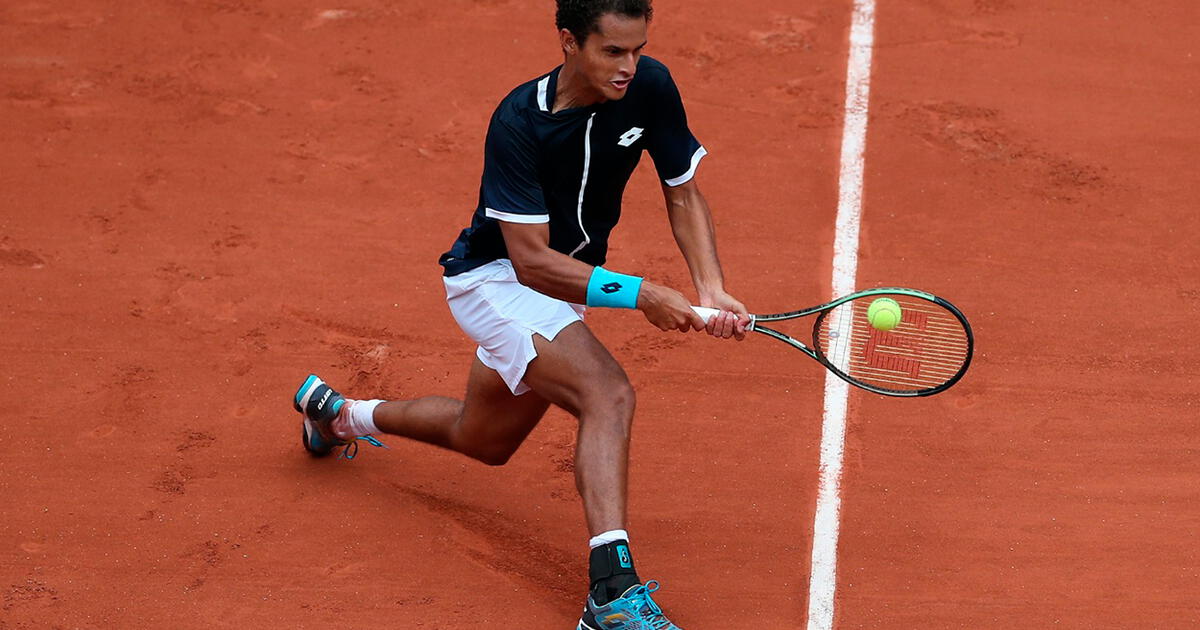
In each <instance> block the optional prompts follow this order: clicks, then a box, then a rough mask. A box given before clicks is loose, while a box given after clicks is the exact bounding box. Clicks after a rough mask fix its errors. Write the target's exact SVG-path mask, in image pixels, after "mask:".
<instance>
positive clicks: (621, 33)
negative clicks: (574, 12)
mask: <svg viewBox="0 0 1200 630" xmlns="http://www.w3.org/2000/svg"><path fill="white" fill-rule="evenodd" d="M599 27H600V30H599V32H596V33H592V34H591V35H589V36H588V38H587V40H585V41H584V44H583V47H582V48H580V47H576V59H577V61H578V63H579V66H578V67H579V70H580V71H581V73H582V74H583V76H584V77H586V78H587V81H588V85H589V87H591V88H592V89H593V90H594V91H596V92H599V94H600V95H601V96H603V97H604V99H605V100H610V101H615V100H620V99H622V98H624V97H625V93H626V91H627V90H628V88H629V84H630V83H631V82H632V81H633V75H634V74H635V73H636V72H637V64H638V59H639V58H640V57H641V56H642V49H643V48H645V47H646V18H644V17H640V18H631V17H628V16H624V15H618V14H616V13H606V14H604V15H602V16H600V21H599Z"/></svg>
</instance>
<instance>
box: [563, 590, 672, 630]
mask: <svg viewBox="0 0 1200 630" xmlns="http://www.w3.org/2000/svg"><path fill="white" fill-rule="evenodd" d="M657 590H658V582H657V581H655V580H650V581H649V582H646V583H645V584H635V585H633V586H631V587H629V590H627V591H625V594H624V595H622V596H620V597H619V598H617V599H614V600H612V601H611V602H609V603H607V604H605V605H603V606H597V605H596V602H595V601H594V600H593V599H592V598H591V596H588V598H587V605H585V606H584V607H583V617H582V618H580V620H579V625H578V626H577V627H576V629H575V630H643V629H647V630H650V629H652V630H682V629H681V628H680V627H679V626H677V625H675V624H673V623H671V621H670V620H669V619H667V617H666V615H664V614H663V611H662V609H661V608H659V607H658V604H656V603H654V599H653V598H651V597H650V593H653V592H654V591H657Z"/></svg>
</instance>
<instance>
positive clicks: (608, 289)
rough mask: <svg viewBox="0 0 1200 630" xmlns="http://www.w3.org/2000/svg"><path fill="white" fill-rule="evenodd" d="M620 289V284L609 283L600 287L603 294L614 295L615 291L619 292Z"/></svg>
mask: <svg viewBox="0 0 1200 630" xmlns="http://www.w3.org/2000/svg"><path fill="white" fill-rule="evenodd" d="M621 288H622V287H621V283H620V282H609V283H608V284H606V285H604V286H602V287H600V290H601V291H603V292H605V293H616V292H617V291H620V290H621Z"/></svg>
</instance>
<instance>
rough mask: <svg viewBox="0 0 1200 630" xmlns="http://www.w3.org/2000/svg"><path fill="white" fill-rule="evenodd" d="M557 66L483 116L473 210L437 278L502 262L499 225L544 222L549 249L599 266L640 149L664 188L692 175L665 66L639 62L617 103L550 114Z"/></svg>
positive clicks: (694, 151)
mask: <svg viewBox="0 0 1200 630" xmlns="http://www.w3.org/2000/svg"><path fill="white" fill-rule="evenodd" d="M561 67H562V66H559V68H555V69H554V70H553V71H551V72H550V73H549V74H546V75H543V76H541V77H539V78H537V79H534V80H532V81H530V82H528V83H525V84H523V85H521V86H519V87H518V88H517V89H515V90H513V91H512V93H510V94H509V95H508V96H507V97H506V98H505V99H504V100H503V101H502V102H501V103H500V106H499V107H498V108H496V112H495V113H494V114H493V115H492V121H491V124H490V125H489V126H488V132H487V141H486V144H485V145H484V157H483V177H482V181H481V184H480V187H479V204H478V205H477V206H476V208H475V214H474V216H473V217H472V218H471V225H470V227H468V228H467V229H465V230H463V231H462V232H461V233H460V234H459V236H458V240H456V241H455V242H454V245H453V246H452V247H451V248H450V251H448V252H446V253H445V254H443V255H442V257H441V259H440V260H439V262H440V263H441V264H442V266H443V267H444V268H445V275H447V276H455V275H458V274H460V273H463V272H464V271H469V270H471V269H474V268H476V267H479V266H481V265H484V264H487V263H489V262H491V261H493V260H497V259H501V258H508V250H507V248H506V247H505V245H504V237H503V236H502V234H501V232H500V225H499V223H498V222H499V221H510V222H514V223H549V227H550V247H551V248H552V249H554V250H555V251H558V252H562V253H564V254H567V255H568V256H573V257H574V258H576V259H578V260H581V261H583V262H585V263H588V264H590V265H601V264H603V263H604V261H605V259H606V257H607V254H608V236H609V233H611V232H612V229H613V227H614V226H616V224H617V220H618V219H620V218H621V197H622V195H623V194H624V192H625V185H626V184H627V183H628V182H629V177H630V176H631V175H632V174H633V170H634V168H635V167H637V164H638V161H639V160H641V157H642V151H643V150H645V151H648V152H649V153H650V157H651V159H653V160H654V167H655V169H656V170H657V171H658V176H659V178H660V179H661V180H662V181H663V182H664V183H666V184H667V185H668V186H679V185H681V184H684V183H686V182H687V181H689V180H691V178H692V176H693V175H694V174H695V172H696V166H697V165H698V164H699V163H700V159H701V158H703V157H704V155H705V150H704V147H703V146H701V145H700V142H699V141H697V140H696V137H695V136H693V135H692V132H691V130H689V129H688V124H687V114H686V113H685V112H684V109H683V101H682V100H681V99H680V97H679V89H678V88H676V87H675V82H674V81H673V80H672V79H671V74H670V72H669V71H668V70H667V67H666V66H664V65H663V64H662V63H660V62H658V61H656V60H654V59H651V58H650V57H647V56H644V55H643V56H642V57H641V59H640V60H639V61H638V67H637V73H636V74H635V75H634V78H633V81H632V82H630V84H629V87H628V88H626V89H627V92H626V94H625V97H624V98H622V99H621V100H617V101H605V102H602V103H597V104H595V105H590V106H587V107H577V108H573V109H566V110H563V111H560V112H557V113H551V108H552V107H553V106H554V95H555V93H556V89H557V79H558V71H559V69H561Z"/></svg>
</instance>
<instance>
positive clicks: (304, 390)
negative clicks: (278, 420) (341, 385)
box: [292, 374, 383, 459]
mask: <svg viewBox="0 0 1200 630" xmlns="http://www.w3.org/2000/svg"><path fill="white" fill-rule="evenodd" d="M345 404H346V399H345V397H344V396H342V395H341V394H339V393H337V391H335V390H334V389H333V388H332V387H330V386H328V385H326V384H325V381H322V380H321V379H320V378H319V377H318V376H317V375H316V374H309V375H308V378H306V379H304V382H303V383H301V384H300V389H297V390H296V395H295V397H293V398H292V406H293V407H295V408H296V411H299V412H300V415H301V417H302V428H303V431H302V433H301V434H300V439H301V440H302V441H303V443H304V448H305V450H307V451H308V452H309V453H312V454H313V455H315V456H317V457H321V456H324V455H328V454H329V453H331V452H333V449H335V448H337V447H339V446H344V447H345V449H344V450H343V451H342V456H343V457H345V458H346V459H354V456H355V455H356V454H357V453H358V442H357V441H356V440H364V441H366V442H367V443H368V444H370V445H372V446H383V443H382V442H380V441H379V440H376V439H375V438H373V437H371V436H369V435H368V436H364V437H360V438H354V439H351V440H343V439H342V438H340V437H338V436H337V434H336V433H334V432H333V421H334V420H336V419H337V417H338V412H340V411H341V410H342V407H343V406H344V405H345Z"/></svg>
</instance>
